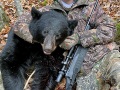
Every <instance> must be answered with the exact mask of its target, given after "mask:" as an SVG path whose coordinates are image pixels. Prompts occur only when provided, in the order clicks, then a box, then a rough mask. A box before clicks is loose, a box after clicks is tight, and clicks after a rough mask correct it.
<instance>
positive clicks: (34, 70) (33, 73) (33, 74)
mask: <svg viewBox="0 0 120 90" xmlns="http://www.w3.org/2000/svg"><path fill="white" fill-rule="evenodd" d="M34 73H35V70H34V71H33V72H32V73H31V75H30V76H29V78H28V79H27V82H26V84H25V86H24V90H25V89H26V88H27V85H28V83H29V81H30V79H31V77H32V76H33V75H34Z"/></svg>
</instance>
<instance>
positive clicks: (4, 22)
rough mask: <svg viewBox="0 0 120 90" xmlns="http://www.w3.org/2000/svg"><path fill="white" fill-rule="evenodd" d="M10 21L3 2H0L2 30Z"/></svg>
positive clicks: (0, 25) (0, 26)
mask: <svg viewBox="0 0 120 90" xmlns="http://www.w3.org/2000/svg"><path fill="white" fill-rule="evenodd" d="M8 23H9V18H8V16H7V15H6V14H5V12H4V10H3V8H2V6H1V4H0V31H1V30H2V28H3V27H4V25H5V24H8Z"/></svg>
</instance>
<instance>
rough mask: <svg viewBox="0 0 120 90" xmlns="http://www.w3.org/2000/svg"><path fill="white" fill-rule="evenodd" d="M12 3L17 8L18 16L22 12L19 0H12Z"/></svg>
mask: <svg viewBox="0 0 120 90" xmlns="http://www.w3.org/2000/svg"><path fill="white" fill-rule="evenodd" d="M14 3H15V7H16V9H17V14H18V16H20V15H21V14H22V13H23V7H22V5H21V3H20V0H14Z"/></svg>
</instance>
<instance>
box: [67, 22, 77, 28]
mask: <svg viewBox="0 0 120 90" xmlns="http://www.w3.org/2000/svg"><path fill="white" fill-rule="evenodd" d="M77 24H78V20H69V21H68V25H69V28H70V29H71V30H74V28H75V27H76V26H77Z"/></svg>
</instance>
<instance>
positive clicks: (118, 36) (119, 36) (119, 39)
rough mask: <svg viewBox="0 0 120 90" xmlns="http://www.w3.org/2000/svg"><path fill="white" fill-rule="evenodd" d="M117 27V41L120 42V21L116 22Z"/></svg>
mask: <svg viewBox="0 0 120 90" xmlns="http://www.w3.org/2000/svg"><path fill="white" fill-rule="evenodd" d="M116 29H117V33H116V38H115V41H116V42H118V43H119V42H120V22H119V23H117V24H116Z"/></svg>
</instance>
